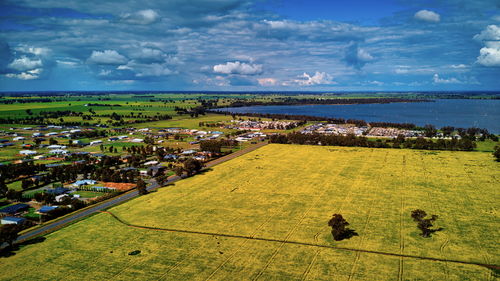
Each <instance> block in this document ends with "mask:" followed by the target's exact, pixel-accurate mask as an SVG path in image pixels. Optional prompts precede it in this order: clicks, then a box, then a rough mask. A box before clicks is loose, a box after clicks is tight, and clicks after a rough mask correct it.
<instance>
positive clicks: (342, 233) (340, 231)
mask: <svg viewBox="0 0 500 281" xmlns="http://www.w3.org/2000/svg"><path fill="white" fill-rule="evenodd" d="M348 225H349V223H348V222H347V221H346V220H345V219H344V217H342V215H341V214H333V216H332V218H331V219H330V220H329V221H328V226H330V227H331V228H332V235H333V239H334V240H335V241H340V240H344V239H348V238H351V237H352V236H357V235H358V234H357V233H356V232H355V231H354V230H352V229H349V228H347V226H348Z"/></svg>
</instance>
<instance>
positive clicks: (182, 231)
mask: <svg viewBox="0 0 500 281" xmlns="http://www.w3.org/2000/svg"><path fill="white" fill-rule="evenodd" d="M100 212H101V213H107V214H109V215H111V216H112V217H113V218H114V219H116V220H117V221H118V222H120V223H122V224H124V225H126V226H128V227H132V228H137V229H142V230H154V231H163V232H173V233H184V234H194V235H204V236H218V237H227V238H237V239H250V240H256V241H265V242H276V243H286V244H291V245H299V246H306V247H319V248H325V249H332V250H340V251H348V252H357V251H359V252H362V253H368V254H376V255H383V256H391V257H404V258H413V259H419V260H428V261H436V262H445V261H447V262H453V263H457V264H467V265H478V266H482V267H486V268H489V269H495V270H500V265H496V264H485V263H479V262H471V261H462V260H452V259H442V258H434V257H424V256H415V255H406V254H405V255H400V254H397V253H390V252H382V251H374V250H364V249H356V248H348V247H338V246H331V245H324V244H314V243H309V242H300V241H290V240H288V241H285V240H280V239H273V238H263V237H250V236H245V235H237V234H227V233H212V232H203V231H194V230H184V229H173V228H155V227H149V226H140V225H133V224H128V223H125V222H124V221H123V220H122V219H120V218H119V217H117V216H116V215H114V214H113V213H111V212H109V211H100Z"/></svg>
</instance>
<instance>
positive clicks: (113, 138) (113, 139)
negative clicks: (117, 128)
mask: <svg viewBox="0 0 500 281" xmlns="http://www.w3.org/2000/svg"><path fill="white" fill-rule="evenodd" d="M117 140H118V138H117V137H111V138H108V141H117Z"/></svg>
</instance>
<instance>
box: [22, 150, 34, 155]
mask: <svg viewBox="0 0 500 281" xmlns="http://www.w3.org/2000/svg"><path fill="white" fill-rule="evenodd" d="M19 154H21V155H35V154H38V152H36V151H35V150H21V151H19Z"/></svg>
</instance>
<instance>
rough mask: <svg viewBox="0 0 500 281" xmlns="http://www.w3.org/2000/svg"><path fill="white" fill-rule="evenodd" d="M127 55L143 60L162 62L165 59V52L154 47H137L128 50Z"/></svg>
mask: <svg viewBox="0 0 500 281" xmlns="http://www.w3.org/2000/svg"><path fill="white" fill-rule="evenodd" d="M129 57H131V58H133V59H135V60H140V61H143V62H162V61H164V59H165V53H164V52H163V51H161V50H158V49H154V48H148V47H144V48H139V49H135V50H133V51H131V52H130V54H129Z"/></svg>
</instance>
